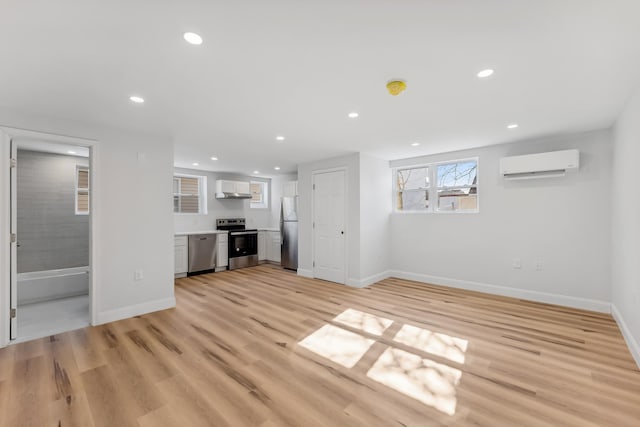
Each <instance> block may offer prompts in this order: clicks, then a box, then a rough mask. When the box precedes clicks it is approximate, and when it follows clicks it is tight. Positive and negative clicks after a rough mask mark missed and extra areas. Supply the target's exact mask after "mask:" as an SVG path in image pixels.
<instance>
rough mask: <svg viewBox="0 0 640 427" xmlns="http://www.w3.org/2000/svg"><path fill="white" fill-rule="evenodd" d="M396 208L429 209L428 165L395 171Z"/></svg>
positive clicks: (409, 209)
mask: <svg viewBox="0 0 640 427" xmlns="http://www.w3.org/2000/svg"><path fill="white" fill-rule="evenodd" d="M396 188H397V190H398V191H397V197H398V200H397V205H396V206H397V209H398V210H399V211H404V210H406V211H419V210H427V209H429V167H428V166H425V167H418V168H410V169H398V170H397V171H396Z"/></svg>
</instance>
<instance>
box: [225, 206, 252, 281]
mask: <svg viewBox="0 0 640 427" xmlns="http://www.w3.org/2000/svg"><path fill="white" fill-rule="evenodd" d="M245 221H246V220H245V219H244V218H221V219H218V220H216V227H217V228H218V230H228V231H229V270H235V269H236V268H243V267H252V266H254V265H258V230H248V229H247V228H246V227H245Z"/></svg>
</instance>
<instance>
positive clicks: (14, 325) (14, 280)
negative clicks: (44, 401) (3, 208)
mask: <svg viewBox="0 0 640 427" xmlns="http://www.w3.org/2000/svg"><path fill="white" fill-rule="evenodd" d="M10 145H11V174H10V178H9V179H10V182H11V190H10V193H11V196H10V205H11V219H10V223H11V225H10V232H11V238H10V245H11V249H10V254H9V257H10V262H11V267H10V273H9V276H10V277H9V281H10V291H9V292H10V296H9V300H10V307H9V316H10V325H9V338H10V339H12V340H15V339H16V338H17V337H18V251H17V248H18V241H17V240H18V239H17V236H18V229H17V222H18V203H17V187H16V176H17V172H16V169H17V163H16V160H17V158H18V157H17V144H16V143H15V141H11V142H10Z"/></svg>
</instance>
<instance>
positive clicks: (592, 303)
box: [390, 270, 611, 313]
mask: <svg viewBox="0 0 640 427" xmlns="http://www.w3.org/2000/svg"><path fill="white" fill-rule="evenodd" d="M390 277H397V278H400V279H406V280H415V281H417V282H424V283H432V284H434V285H441V286H448V287H451V288H459V289H466V290H469V291H478V292H485V293H488V294H494V295H501V296H505V297H512V298H520V299H526V300H530V301H536V302H543V303H547V304H557V305H563V306H565V307H573V308H580V309H583V310H591V311H598V312H600V313H611V303H609V302H607V301H599V300H593V299H587V298H578V297H570V296H566V295H559V294H550V293H545V292H538V291H530V290H526V289H515V288H508V287H506V286H498V285H489V284H486V283H479V282H471V281H468V280H459V279H451V278H448V277H439V276H430V275H427V274H419V273H409V272H406V271H398V270H392V271H391V272H390Z"/></svg>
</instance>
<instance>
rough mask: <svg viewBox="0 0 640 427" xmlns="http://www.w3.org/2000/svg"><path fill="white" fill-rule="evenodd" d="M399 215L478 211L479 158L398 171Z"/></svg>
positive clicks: (405, 168) (396, 171) (397, 195)
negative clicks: (406, 213)
mask: <svg viewBox="0 0 640 427" xmlns="http://www.w3.org/2000/svg"><path fill="white" fill-rule="evenodd" d="M394 203H395V208H396V211H398V212H478V159H464V160H455V161H449V162H441V163H430V164H426V165H420V166H413V167H402V168H397V169H396V170H395V202H394Z"/></svg>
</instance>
